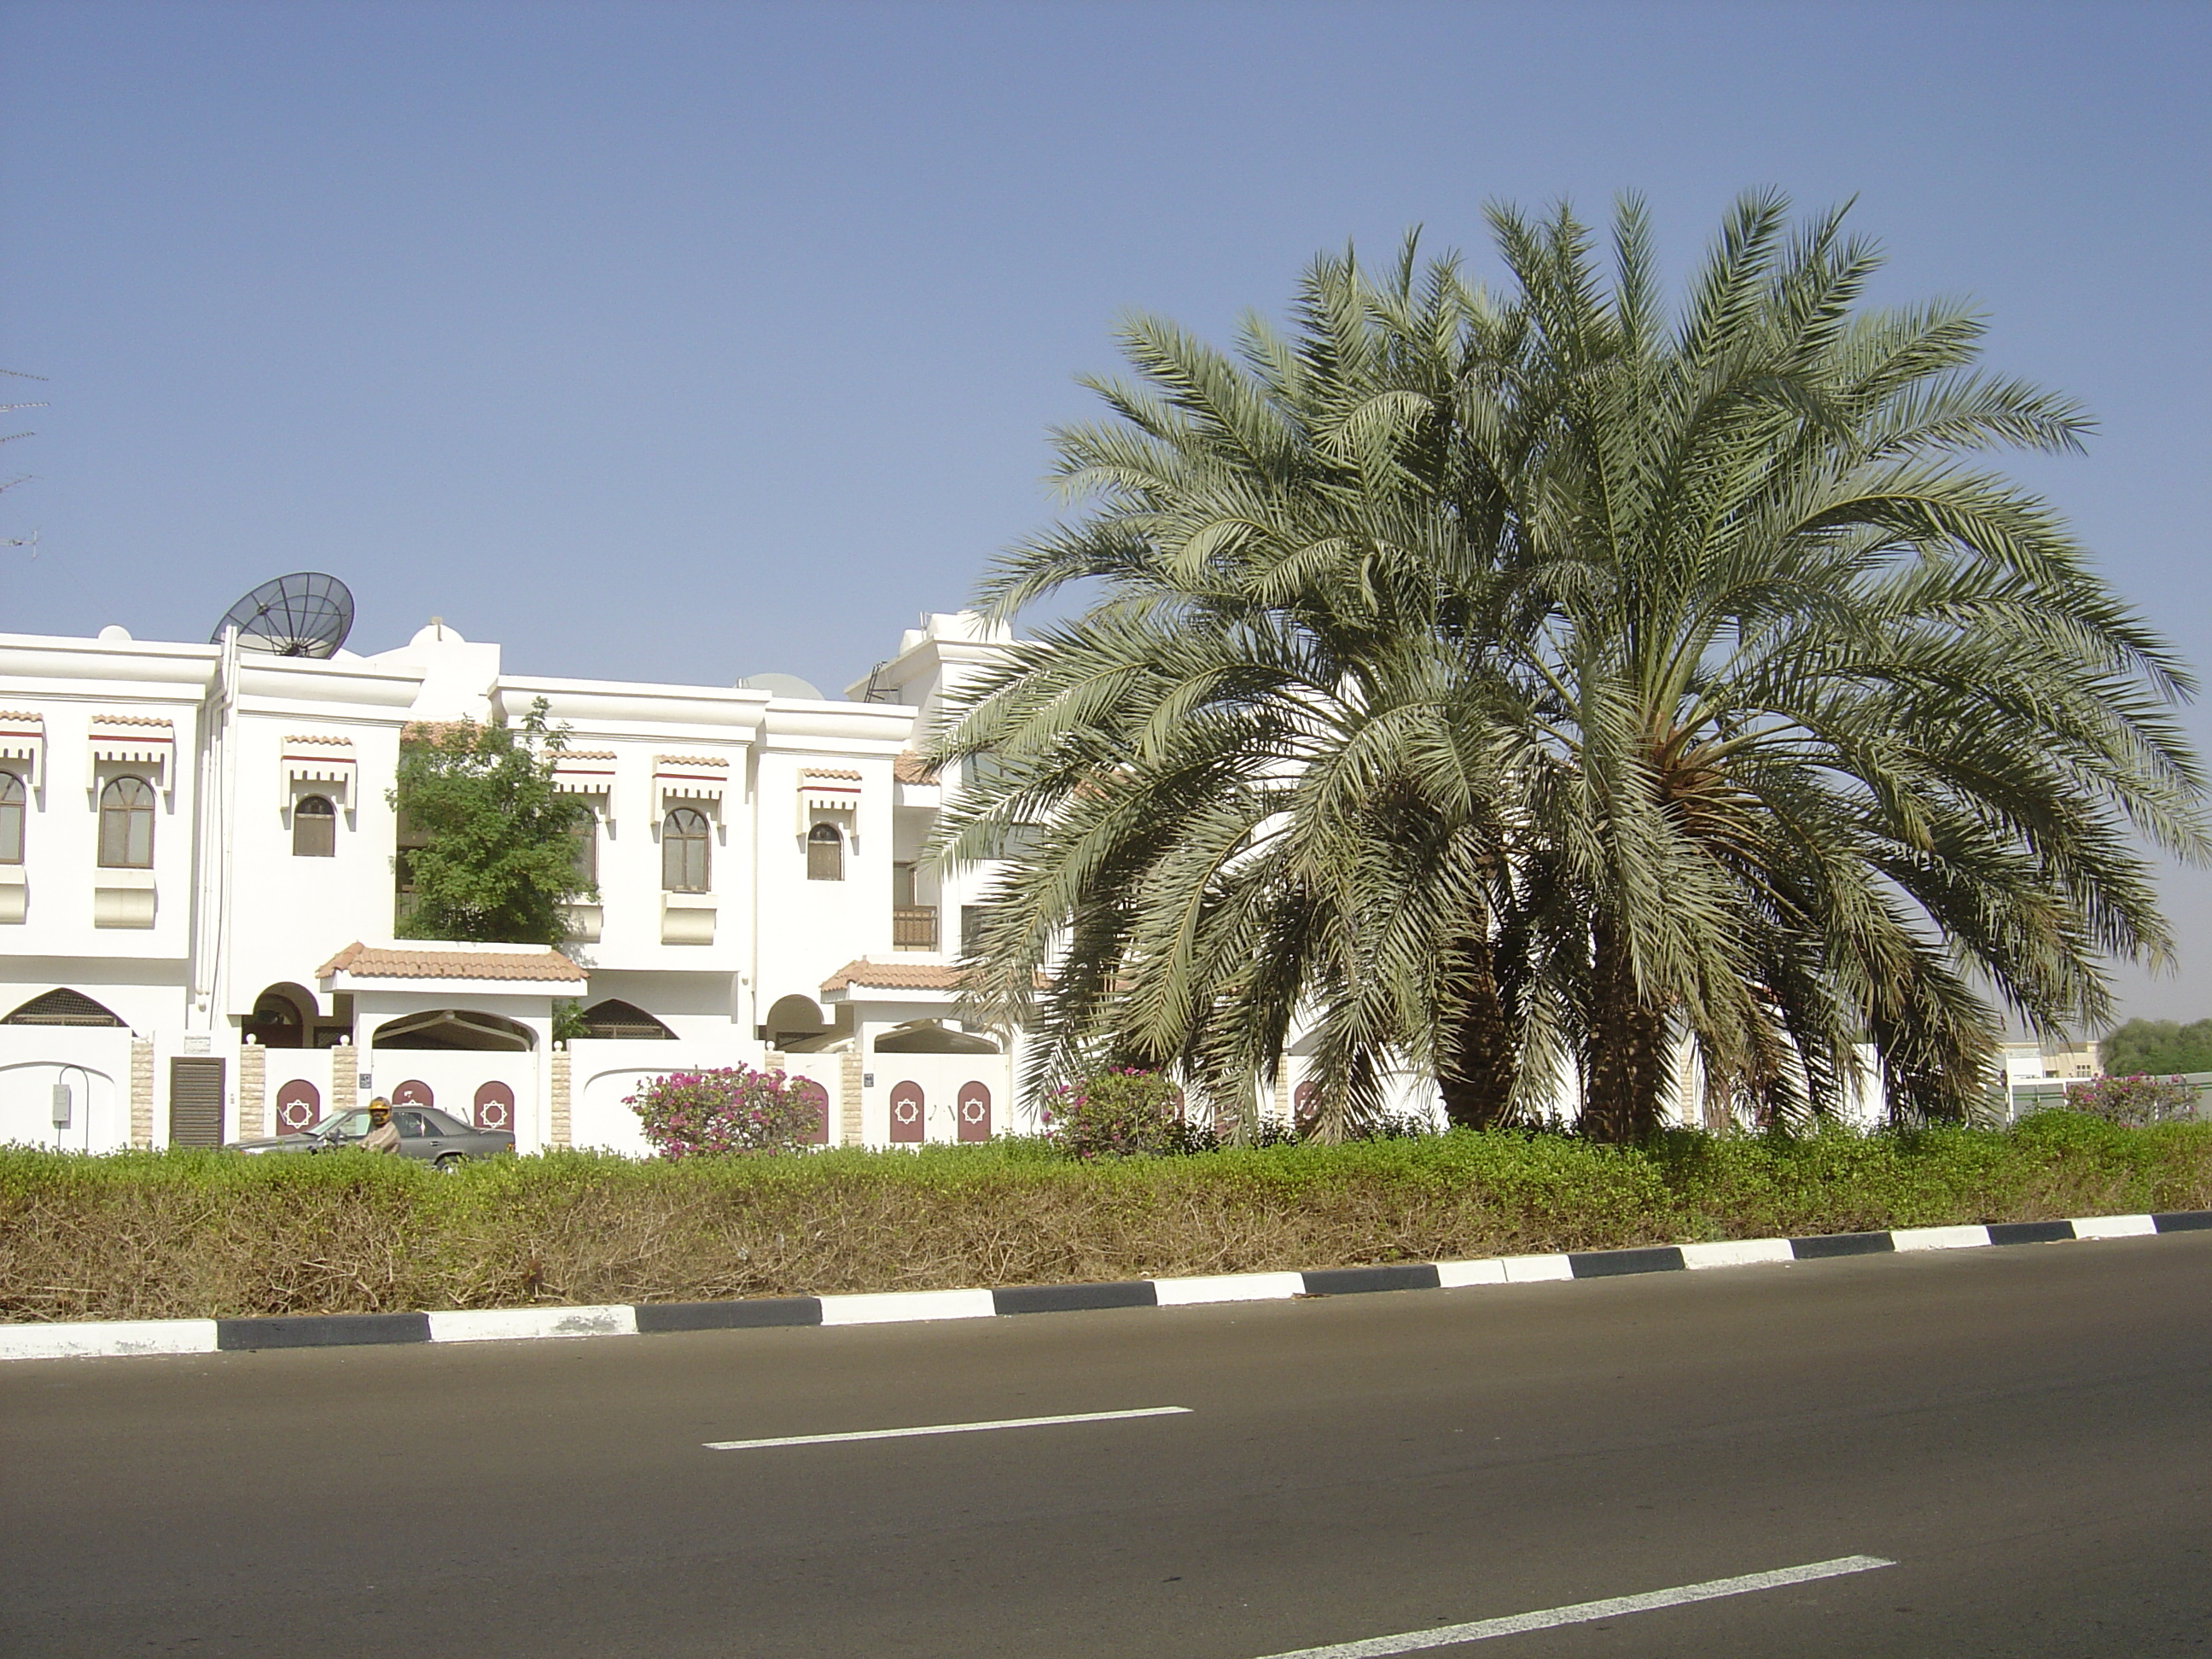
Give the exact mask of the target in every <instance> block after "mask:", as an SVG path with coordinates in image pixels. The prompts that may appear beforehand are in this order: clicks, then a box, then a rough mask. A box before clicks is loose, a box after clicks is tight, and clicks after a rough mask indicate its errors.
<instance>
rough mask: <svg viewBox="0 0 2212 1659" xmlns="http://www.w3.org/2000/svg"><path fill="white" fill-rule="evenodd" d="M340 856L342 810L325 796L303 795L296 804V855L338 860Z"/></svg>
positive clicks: (294, 823)
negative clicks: (339, 829)
mask: <svg viewBox="0 0 2212 1659" xmlns="http://www.w3.org/2000/svg"><path fill="white" fill-rule="evenodd" d="M337 855H338V813H337V808H336V807H335V806H332V805H331V804H330V802H329V800H327V799H325V797H323V796H321V795H302V796H301V797H300V799H298V800H296V801H295V802H294V803H293V804H292V856H293V857H294V858H295V859H334V858H336V857H337Z"/></svg>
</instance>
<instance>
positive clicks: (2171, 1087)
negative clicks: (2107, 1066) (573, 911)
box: [2066, 1073, 2197, 1129]
mask: <svg viewBox="0 0 2212 1659" xmlns="http://www.w3.org/2000/svg"><path fill="white" fill-rule="evenodd" d="M2066 1109H2067V1110H2068V1111H2069V1112H2083V1113H2087V1115H2089V1116H2091V1117H2100V1118H2103V1119H2104V1120H2105V1121H2106V1122H2107V1123H2118V1124H2122V1125H2124V1126H2125V1127H2128V1128H2130V1129H2140V1128H2143V1127H2147V1126H2148V1125H2150V1124H2153V1123H2182V1122H2186V1121H2190V1120H2191V1119H2193V1118H2195V1117H2196V1115H2197V1091H2196V1089H2195V1088H2193V1087H2192V1086H2191V1085H2189V1084H2186V1083H2185V1082H2183V1081H2182V1080H2181V1079H2179V1078H2178V1077H2176V1078H2156V1077H2145V1076H2143V1075H2142V1073H2137V1074H2136V1075H2135V1076H2133V1077H2100V1078H2095V1079H2091V1080H2090V1081H2089V1082H2087V1083H2069V1084H2068V1085H2066Z"/></svg>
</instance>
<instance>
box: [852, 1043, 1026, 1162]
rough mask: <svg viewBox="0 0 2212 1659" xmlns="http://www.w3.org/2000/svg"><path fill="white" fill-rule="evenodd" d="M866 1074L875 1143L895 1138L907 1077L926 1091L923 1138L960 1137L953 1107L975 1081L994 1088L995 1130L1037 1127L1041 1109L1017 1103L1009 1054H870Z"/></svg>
mask: <svg viewBox="0 0 2212 1659" xmlns="http://www.w3.org/2000/svg"><path fill="white" fill-rule="evenodd" d="M862 1075H863V1077H864V1078H866V1079H871V1080H870V1081H868V1082H867V1084H866V1087H865V1088H863V1090H862V1091H861V1097H860V1133H861V1138H862V1139H864V1140H865V1141H866V1144H867V1145H869V1146H890V1145H892V1144H893V1143H892V1140H891V1097H892V1095H893V1094H895V1093H896V1092H897V1091H898V1089H899V1085H901V1084H908V1083H910V1084H913V1085H915V1086H917V1087H918V1088H919V1089H920V1090H921V1100H922V1108H921V1121H922V1127H923V1130H924V1133H923V1136H922V1139H924V1140H939V1141H949V1140H957V1139H959V1138H960V1137H959V1133H958V1127H957V1121H956V1119H955V1117H954V1112H955V1110H956V1109H957V1106H958V1103H959V1099H960V1091H961V1088H962V1087H963V1085H966V1084H969V1083H971V1082H972V1083H981V1085H983V1086H984V1087H985V1088H987V1089H988V1090H989V1091H991V1125H990V1128H991V1133H993V1134H994V1135H1003V1134H1035V1133H1036V1132H1037V1127H1038V1126H1037V1123H1036V1115H1035V1114H1034V1113H1032V1112H1030V1111H1029V1110H1027V1109H1021V1110H1019V1111H1017V1109H1016V1104H1017V1103H1016V1102H1015V1100H1014V1090H1013V1068H1012V1066H1011V1065H1010V1064H1009V1063H1008V1061H1007V1058H1006V1055H1004V1054H871V1055H869V1056H868V1062H867V1070H866V1072H865V1073H863V1074H862ZM832 1098H835V1097H834V1096H833V1097H832Z"/></svg>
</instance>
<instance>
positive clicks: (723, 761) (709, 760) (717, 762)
mask: <svg viewBox="0 0 2212 1659" xmlns="http://www.w3.org/2000/svg"><path fill="white" fill-rule="evenodd" d="M729 763H730V762H729V757H727V756H726V755H655V756H654V757H653V764H654V765H655V766H727V765H728V764H729Z"/></svg>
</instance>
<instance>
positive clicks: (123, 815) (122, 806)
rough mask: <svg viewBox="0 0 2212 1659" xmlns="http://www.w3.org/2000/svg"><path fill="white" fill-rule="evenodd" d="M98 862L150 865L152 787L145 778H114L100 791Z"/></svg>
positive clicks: (142, 867)
mask: <svg viewBox="0 0 2212 1659" xmlns="http://www.w3.org/2000/svg"><path fill="white" fill-rule="evenodd" d="M153 867H154V788H153V786H152V785H151V784H149V783H148V782H147V781H146V780H145V779H143V778H133V777H127V776H126V777H120V778H115V779H112V780H111V781H110V782H109V783H108V786H107V787H106V788H105V789H103V790H101V791H100V868H101V869H103V870H150V869H152V868H153Z"/></svg>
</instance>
